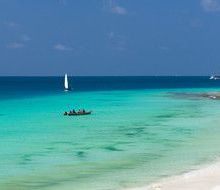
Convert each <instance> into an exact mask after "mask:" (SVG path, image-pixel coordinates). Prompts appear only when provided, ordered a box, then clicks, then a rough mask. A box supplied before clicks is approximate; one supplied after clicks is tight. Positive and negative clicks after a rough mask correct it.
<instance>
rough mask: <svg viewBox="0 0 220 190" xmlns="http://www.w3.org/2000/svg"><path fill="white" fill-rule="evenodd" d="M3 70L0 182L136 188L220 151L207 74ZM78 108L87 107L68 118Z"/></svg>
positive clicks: (52, 187)
mask: <svg viewBox="0 0 220 190" xmlns="http://www.w3.org/2000/svg"><path fill="white" fill-rule="evenodd" d="M69 80H70V83H71V86H72V88H73V91H72V92H64V91H63V77H0V89H1V91H0V107H1V110H0V189H1V190H35V189H36V190H38V189H39V190H58V189H62V190H115V189H126V188H130V187H137V186H142V185H145V184H149V183H152V182H155V181H157V180H159V179H161V178H165V177H169V176H174V175H178V174H181V173H184V172H187V171H191V170H194V169H197V168H199V167H200V166H201V165H203V164H207V163H211V162H214V161H215V160H217V159H218V158H219V157H220V146H219V144H220V138H219V136H220V125H219V124H220V117H219V116H220V109H219V108H220V101H218V100H211V99H207V98H204V97H202V96H197V94H201V93H207V92H216V91H220V80H216V81H213V80H209V77H70V78H69ZM80 108H84V109H86V110H92V111H93V112H92V114H91V115H88V116H80V117H68V116H64V115H63V113H64V111H69V110H72V109H76V110H78V109H80Z"/></svg>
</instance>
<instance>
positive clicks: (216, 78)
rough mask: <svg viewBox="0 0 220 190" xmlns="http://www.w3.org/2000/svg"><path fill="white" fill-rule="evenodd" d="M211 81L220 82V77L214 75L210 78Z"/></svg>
mask: <svg viewBox="0 0 220 190" xmlns="http://www.w3.org/2000/svg"><path fill="white" fill-rule="evenodd" d="M209 79H210V80H219V79H220V76H217V75H212V76H210V78H209Z"/></svg>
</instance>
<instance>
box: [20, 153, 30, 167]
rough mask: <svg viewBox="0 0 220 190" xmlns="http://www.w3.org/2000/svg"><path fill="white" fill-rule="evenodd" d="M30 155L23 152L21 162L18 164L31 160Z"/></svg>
mask: <svg viewBox="0 0 220 190" xmlns="http://www.w3.org/2000/svg"><path fill="white" fill-rule="evenodd" d="M31 157H32V155H31V154H24V155H23V156H21V162H19V164H21V165H26V164H28V163H29V162H31V161H32V159H31Z"/></svg>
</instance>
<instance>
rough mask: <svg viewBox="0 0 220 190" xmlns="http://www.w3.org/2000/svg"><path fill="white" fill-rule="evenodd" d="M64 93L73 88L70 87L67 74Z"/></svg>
mask: <svg viewBox="0 0 220 190" xmlns="http://www.w3.org/2000/svg"><path fill="white" fill-rule="evenodd" d="M64 91H66V92H67V91H71V86H70V85H69V81H68V76H67V74H65V77H64Z"/></svg>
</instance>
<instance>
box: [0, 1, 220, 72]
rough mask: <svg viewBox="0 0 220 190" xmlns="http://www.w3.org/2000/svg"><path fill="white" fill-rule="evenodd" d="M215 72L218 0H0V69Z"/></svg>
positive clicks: (219, 68)
mask: <svg viewBox="0 0 220 190" xmlns="http://www.w3.org/2000/svg"><path fill="white" fill-rule="evenodd" d="M65 72H68V73H69V74H70V75H209V74H211V73H220V0H166V1H165V0H137V1H135V0H0V75H1V76H2V75H63V74H64V73H65Z"/></svg>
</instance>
